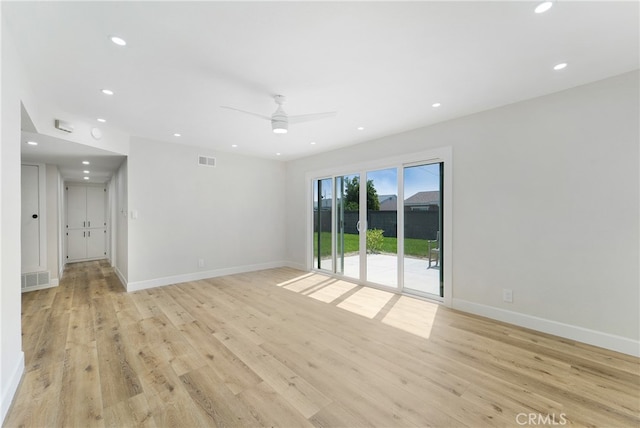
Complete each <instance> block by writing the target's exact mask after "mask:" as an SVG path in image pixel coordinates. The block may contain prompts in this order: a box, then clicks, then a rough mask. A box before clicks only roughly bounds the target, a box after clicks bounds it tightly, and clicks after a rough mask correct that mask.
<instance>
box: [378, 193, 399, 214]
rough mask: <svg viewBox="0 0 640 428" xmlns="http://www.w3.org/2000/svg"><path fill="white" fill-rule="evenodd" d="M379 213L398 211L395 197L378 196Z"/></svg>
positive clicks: (396, 197)
mask: <svg viewBox="0 0 640 428" xmlns="http://www.w3.org/2000/svg"><path fill="white" fill-rule="evenodd" d="M378 201H379V202H380V211H395V210H397V209H398V196H397V195H378Z"/></svg>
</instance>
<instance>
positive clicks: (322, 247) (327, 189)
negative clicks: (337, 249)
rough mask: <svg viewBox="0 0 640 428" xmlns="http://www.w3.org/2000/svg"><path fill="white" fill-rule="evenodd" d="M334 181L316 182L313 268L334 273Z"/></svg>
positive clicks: (314, 192)
mask: <svg viewBox="0 0 640 428" xmlns="http://www.w3.org/2000/svg"><path fill="white" fill-rule="evenodd" d="M332 182H333V180H332V179H331V178H325V179H322V180H316V181H315V182H314V186H313V187H314V188H313V267H314V268H316V269H321V270H328V271H330V272H333V266H334V264H333V248H332V245H333V243H332V242H331V241H332V235H333V221H332V216H333V190H332V188H333V186H332Z"/></svg>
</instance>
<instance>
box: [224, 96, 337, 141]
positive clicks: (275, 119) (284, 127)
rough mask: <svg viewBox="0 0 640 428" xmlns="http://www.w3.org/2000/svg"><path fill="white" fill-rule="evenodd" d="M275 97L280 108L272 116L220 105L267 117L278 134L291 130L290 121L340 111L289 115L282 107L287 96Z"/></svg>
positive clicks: (330, 114)
mask: <svg viewBox="0 0 640 428" xmlns="http://www.w3.org/2000/svg"><path fill="white" fill-rule="evenodd" d="M273 99H274V101H275V102H276V104H277V105H278V108H277V109H276V111H275V112H273V114H272V115H271V117H269V116H265V115H262V114H259V113H252V112H250V111H245V110H240V109H238V108H235V107H229V106H220V107H222V108H226V109H229V110H235V111H239V112H240V113H245V114H250V115H251V116H255V117H259V118H261V119H266V120H268V121H270V122H271V129H273V132H274V133H276V134H286V133H287V131H288V130H289V124H290V123H302V122H309V121H311V120H319V119H324V118H326V117H333V116H335V115H336V114H338V112H335V111H329V112H326V113H311V114H299V115H295V116H289V115H288V114H287V113H286V112H285V111H284V109H283V108H282V105H283V104H284V103H285V102H286V101H287V98H286V97H285V96H284V95H276V96H274V97H273Z"/></svg>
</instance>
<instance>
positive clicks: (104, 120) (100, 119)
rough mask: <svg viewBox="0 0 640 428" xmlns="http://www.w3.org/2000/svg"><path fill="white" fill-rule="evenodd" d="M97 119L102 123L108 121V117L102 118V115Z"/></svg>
mask: <svg viewBox="0 0 640 428" xmlns="http://www.w3.org/2000/svg"><path fill="white" fill-rule="evenodd" d="M97 121H98V122H101V123H105V122H106V121H107V119H102V118H100V117H99V118H98V119H97Z"/></svg>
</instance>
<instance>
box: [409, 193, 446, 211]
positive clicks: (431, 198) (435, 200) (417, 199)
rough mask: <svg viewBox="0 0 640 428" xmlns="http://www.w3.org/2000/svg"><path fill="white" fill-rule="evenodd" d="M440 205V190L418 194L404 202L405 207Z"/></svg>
mask: <svg viewBox="0 0 640 428" xmlns="http://www.w3.org/2000/svg"><path fill="white" fill-rule="evenodd" d="M438 204H440V191H438V190H430V191H425V192H418V193H416V194H415V195H413V196H411V197H408V198H407V199H405V200H404V206H405V207H412V206H413V207H415V206H424V205H438Z"/></svg>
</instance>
